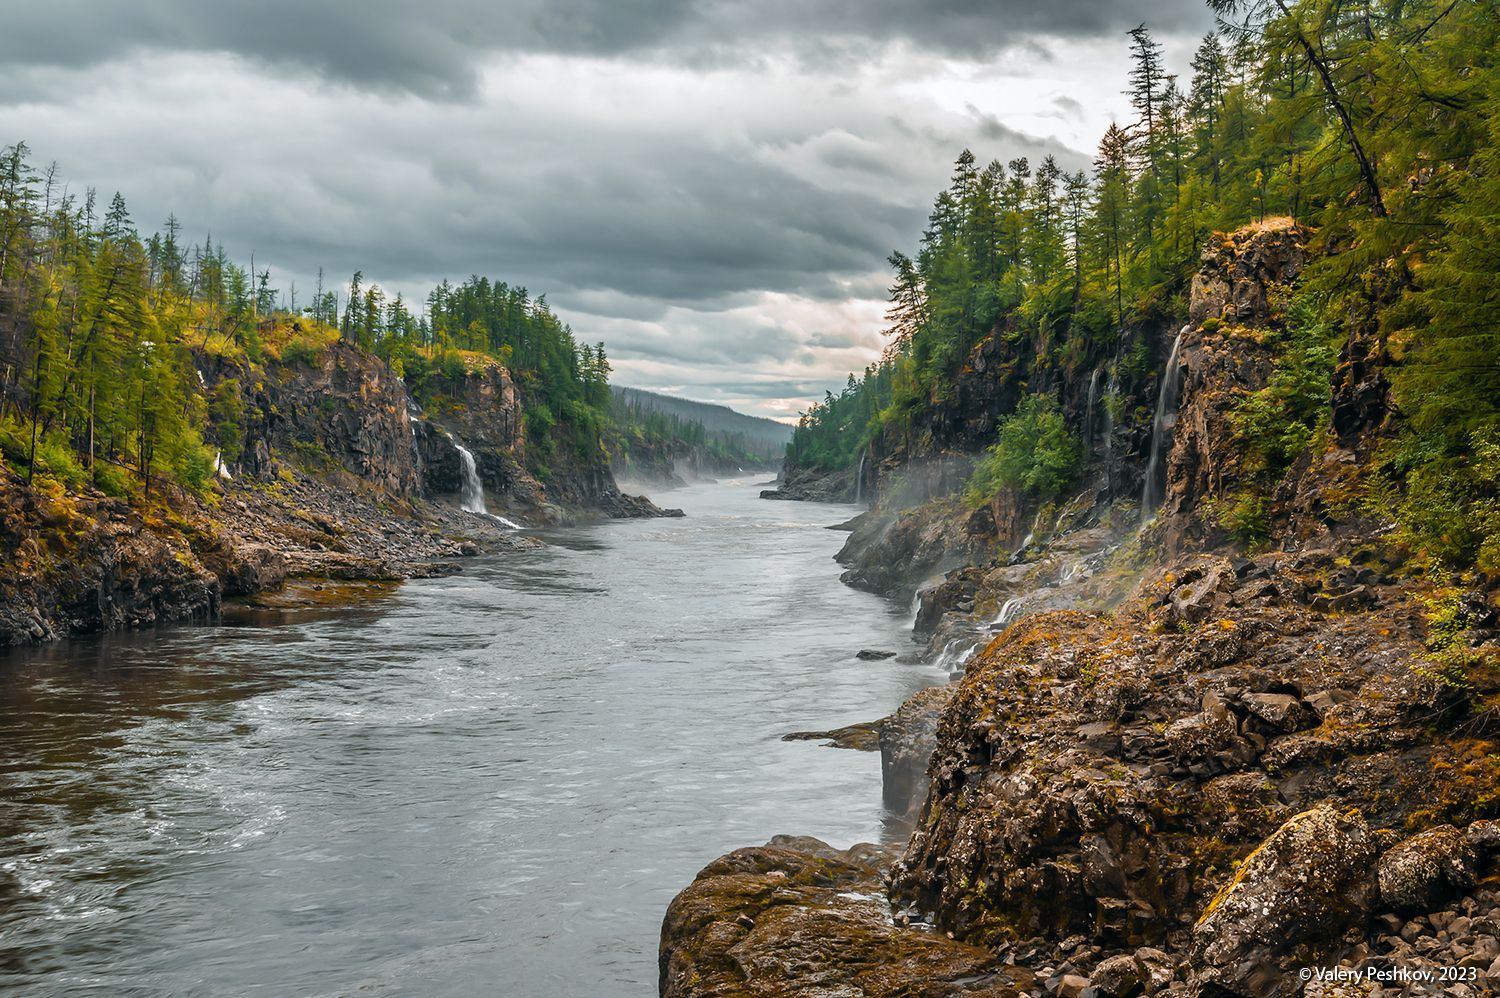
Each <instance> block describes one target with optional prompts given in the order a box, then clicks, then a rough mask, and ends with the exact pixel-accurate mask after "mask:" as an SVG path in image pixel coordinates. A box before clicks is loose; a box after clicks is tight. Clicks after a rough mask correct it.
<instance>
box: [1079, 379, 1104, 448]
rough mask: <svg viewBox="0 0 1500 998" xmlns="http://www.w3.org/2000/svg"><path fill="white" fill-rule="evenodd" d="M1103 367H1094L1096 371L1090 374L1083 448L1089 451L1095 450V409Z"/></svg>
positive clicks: (1085, 408) (1097, 402)
mask: <svg viewBox="0 0 1500 998" xmlns="http://www.w3.org/2000/svg"><path fill="white" fill-rule="evenodd" d="M1102 371H1103V368H1099V367H1096V368H1094V373H1093V374H1091V375H1089V397H1088V404H1087V405H1086V406H1085V407H1084V410H1083V449H1084V450H1085V451H1087V452H1088V453H1090V454H1092V453H1093V452H1094V410H1095V409H1096V408H1098V406H1099V375H1100V373H1101V372H1102Z"/></svg>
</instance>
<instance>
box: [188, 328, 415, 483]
mask: <svg viewBox="0 0 1500 998" xmlns="http://www.w3.org/2000/svg"><path fill="white" fill-rule="evenodd" d="M206 371H207V374H206V377H207V379H208V384H209V385H211V386H212V385H216V384H218V383H219V382H220V381H222V380H223V379H226V378H235V379H238V381H239V382H240V391H241V393H242V394H243V395H244V398H245V420H244V422H245V441H244V452H243V454H242V456H241V458H240V460H239V461H238V462H237V463H236V466H235V470H236V472H237V473H239V474H242V475H248V476H249V477H251V478H255V479H259V480H261V481H273V480H275V479H276V478H277V477H278V473H279V469H281V468H282V467H283V466H286V465H291V466H295V467H298V468H300V469H302V470H304V471H309V472H316V473H320V474H323V475H325V476H337V477H338V480H339V482H340V484H343V485H345V486H346V487H358V488H365V489H370V490H374V491H377V492H380V493H382V494H385V495H390V496H395V497H398V498H406V499H409V498H412V497H414V496H416V495H417V494H418V493H419V491H420V487H421V483H420V478H419V475H418V470H417V457H416V452H415V449H414V448H413V447H412V441H411V431H410V429H409V428H408V427H407V406H408V403H409V399H408V397H407V393H406V387H405V386H404V385H403V384H402V383H401V380H400V379H399V378H397V377H396V376H395V375H394V374H392V373H391V370H390V368H389V367H387V366H386V364H385V362H384V361H381V360H379V359H378V358H376V357H374V356H372V355H370V354H368V353H365V352H364V351H362V350H358V349H356V348H355V347H352V346H350V345H348V344H346V343H344V342H343V341H335V342H334V343H332V344H330V345H328V346H327V347H325V348H323V349H322V350H321V351H319V352H318V353H317V354H316V355H314V356H311V357H308V358H299V359H296V360H289V361H287V362H285V363H274V364H268V365H267V366H266V367H265V368H264V369H262V370H260V371H251V370H249V369H247V368H243V367H234V366H220V365H217V364H207V365H206Z"/></svg>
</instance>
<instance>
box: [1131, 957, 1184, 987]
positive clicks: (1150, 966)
mask: <svg viewBox="0 0 1500 998" xmlns="http://www.w3.org/2000/svg"><path fill="white" fill-rule="evenodd" d="M1135 965H1136V969H1138V970H1139V971H1140V975H1141V985H1142V987H1144V988H1145V989H1146V993H1147V994H1148V995H1154V994H1156V993H1157V992H1158V991H1161V990H1162V989H1163V988H1165V987H1166V986H1167V985H1169V984H1171V983H1172V979H1173V978H1175V977H1176V976H1177V963H1176V961H1174V960H1173V959H1172V958H1171V957H1170V956H1168V955H1167V954H1165V953H1163V952H1162V951H1161V950H1159V949H1153V948H1152V947H1150V946H1142V947H1141V948H1140V949H1138V950H1136V951H1135Z"/></svg>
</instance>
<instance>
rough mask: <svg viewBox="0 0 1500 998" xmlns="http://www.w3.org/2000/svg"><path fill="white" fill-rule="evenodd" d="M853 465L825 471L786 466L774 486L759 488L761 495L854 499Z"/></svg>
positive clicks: (807, 499) (803, 499)
mask: <svg viewBox="0 0 1500 998" xmlns="http://www.w3.org/2000/svg"><path fill="white" fill-rule="evenodd" d="M855 471H856V469H854V468H845V469H844V470H842V471H824V470H822V469H819V468H800V467H795V466H793V467H788V468H786V469H784V470H783V472H782V476H781V478H780V479H779V480H778V481H777V482H776V487H775V488H771V489H765V490H763V491H762V492H761V494H760V497H761V498H762V499H783V500H789V501H799V502H853V501H854V496H855V494H856V492H857V489H856V487H855V485H856V483H855Z"/></svg>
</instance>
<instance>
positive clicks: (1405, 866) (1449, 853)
mask: <svg viewBox="0 0 1500 998" xmlns="http://www.w3.org/2000/svg"><path fill="white" fill-rule="evenodd" d="M1476 865H1477V857H1476V856H1475V854H1474V848H1473V847H1472V846H1471V845H1469V842H1468V840H1467V839H1466V838H1465V836H1464V833H1463V832H1460V831H1459V830H1458V829H1457V828H1454V827H1453V826H1452V825H1439V826H1438V827H1436V828H1430V829H1428V830H1427V831H1425V832H1422V833H1420V834H1418V835H1413V836H1412V837H1411V838H1409V839H1407V840H1406V841H1405V842H1402V843H1401V844H1400V845H1398V846H1395V847H1394V848H1392V849H1391V850H1389V851H1388V852H1387V853H1386V854H1385V855H1383V856H1381V857H1380V863H1379V865H1378V866H1377V868H1376V876H1377V879H1378V881H1379V884H1380V899H1381V901H1382V902H1383V903H1384V904H1385V905H1386V907H1388V908H1393V909H1396V910H1397V911H1407V912H1424V911H1432V910H1433V909H1435V908H1438V907H1439V906H1441V905H1442V904H1443V903H1444V902H1446V901H1447V900H1448V899H1449V898H1451V897H1453V896H1454V895H1455V894H1457V893H1460V892H1462V891H1464V890H1466V889H1467V888H1469V887H1471V886H1472V885H1473V883H1474V868H1475V866H1476Z"/></svg>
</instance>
